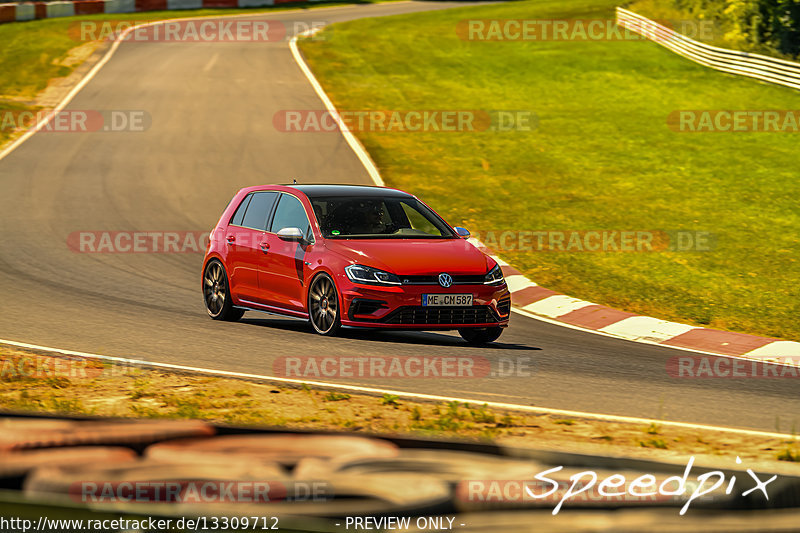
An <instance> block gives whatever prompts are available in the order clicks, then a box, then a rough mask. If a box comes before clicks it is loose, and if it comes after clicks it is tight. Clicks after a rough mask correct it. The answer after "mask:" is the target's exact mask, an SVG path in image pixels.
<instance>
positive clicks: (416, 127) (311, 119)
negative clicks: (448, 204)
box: [272, 109, 539, 133]
mask: <svg viewBox="0 0 800 533" xmlns="http://www.w3.org/2000/svg"><path fill="white" fill-rule="evenodd" d="M272 124H273V126H274V127H275V129H276V130H278V131H280V132H284V133H325V132H338V131H342V130H345V129H347V130H350V131H354V132H371V133H448V132H451V133H455V132H460V133H464V132H466V133H470V132H485V131H490V132H510V131H519V132H531V131H534V130H536V128H537V127H538V124H539V119H538V117H537V115H536V113H534V112H533V111H531V110H519V109H517V110H513V109H504V110H498V109H496V110H485V109H477V110H476V109H411V110H409V109H404V110H352V109H345V110H339V111H337V112H336V113H331V112H329V111H326V110H318V109H287V110H282V111H278V112H277V113H275V115H274V116H273V117H272Z"/></svg>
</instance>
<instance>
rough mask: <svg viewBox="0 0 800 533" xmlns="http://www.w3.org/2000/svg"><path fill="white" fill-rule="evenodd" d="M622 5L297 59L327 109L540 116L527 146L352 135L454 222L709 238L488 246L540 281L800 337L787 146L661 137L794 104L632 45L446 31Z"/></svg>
mask: <svg viewBox="0 0 800 533" xmlns="http://www.w3.org/2000/svg"><path fill="white" fill-rule="evenodd" d="M618 3H619V2H617V1H614V0H571V1H569V2H563V1H556V0H545V1H535V2H534V1H527V0H525V1H519V2H510V3H506V4H500V5H492V6H481V7H471V8H466V9H453V10H446V11H438V12H431V13H419V14H412V15H404V16H395V17H387V18H376V19H363V20H357V21H352V22H347V23H342V24H337V25H336V26H335V31H331V32H330V34H329V35H327V38H326V39H325V40H324V41H305V42H302V43H301V47H302V50H303V53H304V55H305V56H306V58H307V59H308V61H309V63H310V65H311V67H312V70H313V71H314V72H315V74H316V75H317V77H318V78H319V80H320V82H321V83H322V85H323V86H324V88H325V90H326V91H327V92H328V94H329V95H330V97H331V98H332V100H333V102H334V103H335V105H336V106H337V107H338V108H339V109H340V110H359V111H360V110H432V109H438V110H473V109H484V110H493V109H508V110H531V111H533V112H535V113H536V115H537V116H538V127H537V128H536V129H535V130H534V131H530V132H525V131H508V132H491V131H485V132H448V133H437V132H415V133H391V132H371V131H361V132H358V133H357V135H358V137H359V139H360V140H361V142H362V143H363V144H364V145H365V147H366V148H367V150H368V151H369V152H370V154H371V155H372V157H373V158H374V159H375V161H376V163H377V164H378V166H379V167H380V169H381V172H382V175H383V177H384V179H385V180H386V182H387V183H388V184H389V185H391V186H395V187H399V188H402V189H406V190H409V191H412V192H414V193H416V194H418V195H419V196H420V197H422V198H423V199H424V200H426V201H427V202H429V203H430V204H431V205H432V206H433V207H434V208H436V209H437V210H438V211H439V212H441V213H442V214H443V215H444V216H445V217H446V218H447V219H448V220H449V221H450V222H451V223H453V224H457V225H463V226H465V227H467V228H469V229H471V230H473V232H477V233H479V235H484V234H486V233H487V231H488V230H497V231H500V230H531V231H537V230H538V231H544V230H579V231H581V230H608V231H615V230H616V231H625V230H629V231H638V230H645V229H647V230H664V231H674V230H685V231H702V232H708V233H710V234H711V235H712V236H713V242H714V245H713V248H712V249H711V250H710V251H691V252H675V251H673V252H670V251H660V252H656V251H654V252H642V253H623V252H602V253H601V252H596V253H589V252H567V251H564V252H559V251H553V252H537V251H527V250H523V251H520V250H519V249H509V247H504V248H498V250H499V251H500V254H501V255H502V256H503V257H504V259H506V260H507V261H509V262H510V263H512V264H513V265H514V266H515V267H517V268H518V269H520V270H521V271H522V272H523V273H525V274H526V275H528V276H530V277H531V278H532V279H533V280H534V281H536V282H537V283H539V284H541V285H543V286H545V287H548V288H551V289H555V290H558V291H560V292H564V293H566V294H569V295H571V296H575V297H578V298H582V299H585V300H589V301H592V302H596V303H601V304H605V305H609V306H612V307H615V308H619V309H624V310H626V311H630V312H634V313H637V314H643V315H649V316H655V317H659V318H662V319H667V320H676V321H681V322H688V323H692V324H695V325H701V326H707V327H711V328H717V329H725V330H731V331H740V332H747V333H754V334H761V335H767V336H774V337H780V338H784V339H790V340H800V323H798V321H797V320H795V318H794V317H796V316H797V315H798V313H800V286H798V284H797V283H796V280H797V279H800V262H799V261H798V258H797V257H796V255H797V254H796V250H797V249H798V244H800V237H798V235H800V210H798V209H797V200H796V199H797V197H798V195H800V182H798V180H797V172H796V166H797V165H796V158H797V156H796V138H797V136H796V135H792V134H790V133H745V132H732V133H680V132H675V131H673V130H672V129H670V128H669V127H668V125H667V117H668V116H669V115H670V114H671V113H672V112H673V111H676V110H720V109H728V110H771V109H779V110H791V109H797V108H798V105H800V95H799V94H798V93H797V92H796V91H793V90H790V89H787V88H782V87H776V86H768V85H764V84H760V83H757V82H755V81H753V80H750V79H744V78H737V77H733V76H729V75H725V74H721V73H719V72H716V71H712V70H710V69H707V68H704V67H701V66H699V65H696V64H694V63H692V62H690V61H688V60H686V59H683V58H681V57H679V56H677V55H675V54H673V53H672V52H669V51H667V50H665V49H663V48H662V47H660V46H659V45H657V44H655V43H652V42H646V41H641V40H638V41H633V40H628V41H618V40H617V41H612V40H609V41H580V40H564V41H536V40H529V41H504V42H485V41H466V40H462V39H461V38H460V37H459V35H458V34H457V32H456V29H457V28H458V24H459V22H460V21H463V20H464V19H534V20H537V19H538V20H541V19H546V20H553V19H613V18H614V7H615V6H616V5H617V4H618ZM320 107H321V106H320ZM487 244H488V243H487ZM515 244H517V241H513V240H512V242H511V245H512V246H514V245H515Z"/></svg>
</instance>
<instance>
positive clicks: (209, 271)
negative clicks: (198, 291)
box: [203, 259, 244, 321]
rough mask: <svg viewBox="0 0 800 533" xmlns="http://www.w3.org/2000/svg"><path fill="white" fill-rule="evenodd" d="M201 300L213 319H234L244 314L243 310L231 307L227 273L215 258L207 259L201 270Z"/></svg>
mask: <svg viewBox="0 0 800 533" xmlns="http://www.w3.org/2000/svg"><path fill="white" fill-rule="evenodd" d="M203 300H204V301H205V304H206V311H207V312H208V316H210V317H211V318H213V319H214V320H229V321H236V320H239V319H240V318H242V315H243V314H244V311H243V310H241V309H235V308H234V307H233V301H232V299H231V294H230V290H229V285H228V275H227V274H226V273H225V268H224V267H223V266H222V263H220V262H219V261H217V260H216V259H214V260H212V261H209V262H208V264H207V265H206V269H205V272H203Z"/></svg>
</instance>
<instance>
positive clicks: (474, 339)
mask: <svg viewBox="0 0 800 533" xmlns="http://www.w3.org/2000/svg"><path fill="white" fill-rule="evenodd" d="M501 333H503V328H501V327H494V328H461V329H459V330H458V334H459V335H461V338H462V339H464V340H465V341H467V342H468V343H470V344H488V343H490V342H492V341H496V340H497V339H498V337H500V334H501Z"/></svg>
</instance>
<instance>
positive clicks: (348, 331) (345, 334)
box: [239, 313, 541, 350]
mask: <svg viewBox="0 0 800 533" xmlns="http://www.w3.org/2000/svg"><path fill="white" fill-rule="evenodd" d="M259 315H261V316H258V315H255V314H254V315H253V316H247V315H245V317H244V318H242V319H241V320H239V322H241V323H243V324H249V325H253V326H261V327H265V328H271V329H278V330H282V331H296V332H297V333H305V334H307V335H313V336H314V337H319V336H318V335H317V334H316V333H315V332H314V331H313V330H312V329H311V326H310V325H309V324H308V322H307V321H305V320H300V319H297V320H295V319H291V318H284V317H277V316H276V317H268V316H267V315H264V314H263V313H259ZM335 338H342V339H351V340H358V341H366V342H391V343H399V344H417V345H428V346H451V347H453V348H456V349H460V348H472V349H480V350H541V348H537V347H535V346H527V345H524V344H515V343H504V342H500V341H495V342H493V343H490V344H487V345H485V346H473V345H470V344H467V343H466V342H464V340H463V339H461V337H459V336H457V335H445V334H442V333H436V332H432V331H398V330H374V329H356V328H342V329H341V330H339V333H338V334H337V336H336V337H334V338H332V339H331V341H333V340H334V339H335Z"/></svg>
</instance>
